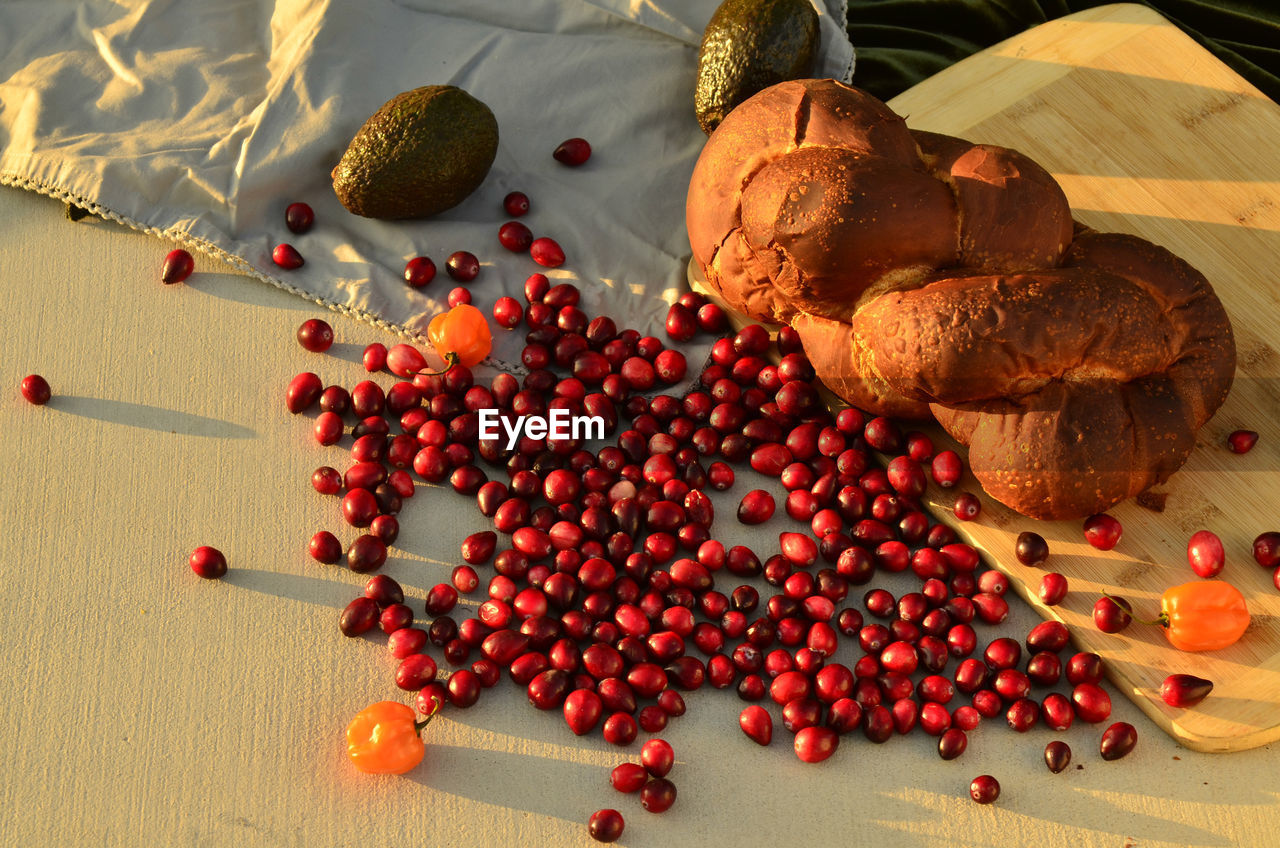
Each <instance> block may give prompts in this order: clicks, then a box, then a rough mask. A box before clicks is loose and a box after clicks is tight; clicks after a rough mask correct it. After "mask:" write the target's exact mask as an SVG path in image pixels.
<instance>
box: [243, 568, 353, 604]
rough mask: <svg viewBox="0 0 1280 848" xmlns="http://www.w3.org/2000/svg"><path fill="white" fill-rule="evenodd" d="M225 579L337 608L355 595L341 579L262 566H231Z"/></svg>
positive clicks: (273, 594) (269, 593)
mask: <svg viewBox="0 0 1280 848" xmlns="http://www.w3.org/2000/svg"><path fill="white" fill-rule="evenodd" d="M222 582H223V583H230V584H231V585H232V586H235V587H237V588H240V589H248V590H249V591H251V592H261V593H262V594H264V595H272V596H274V597H277V598H288V599H289V600H291V601H301V602H302V603H306V604H317V605H320V606H326V607H332V608H333V609H336V610H340V609H342V608H344V607H345V606H346V605H347V603H348V602H349V601H350V600H351V597H352V594H351V592H352V589H351V586H350V585H348V584H345V583H342V582H340V581H338V580H321V579H320V578H318V577H303V576H301V575H298V574H283V573H281V572H278V571H266V570H263V569H260V568H241V567H236V568H232V569H229V570H228V571H227V573H226V574H225V575H224V576H223V577H222Z"/></svg>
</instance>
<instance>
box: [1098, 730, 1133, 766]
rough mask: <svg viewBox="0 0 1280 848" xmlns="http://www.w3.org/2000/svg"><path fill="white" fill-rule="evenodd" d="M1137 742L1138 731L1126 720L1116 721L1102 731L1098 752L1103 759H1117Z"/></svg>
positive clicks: (1130, 749)
mask: <svg viewBox="0 0 1280 848" xmlns="http://www.w3.org/2000/svg"><path fill="white" fill-rule="evenodd" d="M1137 744H1138V731H1137V728H1135V727H1134V726H1133V725H1132V724H1129V723H1128V722H1127V721H1117V722H1116V723H1115V724H1113V725H1111V726H1110V727H1108V728H1107V729H1106V730H1104V731H1103V732H1102V741H1101V742H1100V743H1099V745H1098V753H1100V754H1101V755H1102V759H1104V760H1118V759H1120V758H1121V757H1123V756H1125V755H1126V754H1128V753H1129V752H1130V751H1132V750H1133V748H1134V746H1135V745H1137Z"/></svg>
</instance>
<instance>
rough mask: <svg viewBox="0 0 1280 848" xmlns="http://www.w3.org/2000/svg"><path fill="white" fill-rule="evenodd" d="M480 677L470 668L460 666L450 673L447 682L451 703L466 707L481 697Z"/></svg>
mask: <svg viewBox="0 0 1280 848" xmlns="http://www.w3.org/2000/svg"><path fill="white" fill-rule="evenodd" d="M481 688H482V687H481V686H480V678H479V677H478V676H477V675H476V673H475V672H474V671H472V670H471V669H469V668H460V669H458V670H457V671H455V672H453V673H452V674H450V675H449V679H448V681H447V682H446V683H445V689H446V690H447V692H448V697H449V703H450V704H452V705H453V706H455V707H459V708H462V709H466V708H467V707H470V706H472V705H473V704H475V702H476V701H478V700H479V699H480V689H481Z"/></svg>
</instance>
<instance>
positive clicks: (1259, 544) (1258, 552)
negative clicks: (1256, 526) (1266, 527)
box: [1253, 531, 1280, 568]
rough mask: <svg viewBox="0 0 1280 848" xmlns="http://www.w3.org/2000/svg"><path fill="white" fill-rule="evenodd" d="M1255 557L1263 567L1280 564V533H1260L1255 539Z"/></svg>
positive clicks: (1272, 566)
mask: <svg viewBox="0 0 1280 848" xmlns="http://www.w3.org/2000/svg"><path fill="white" fill-rule="evenodd" d="M1253 558H1254V559H1255V560H1256V561H1257V563H1258V565H1260V566H1262V567H1263V568H1275V567H1276V566H1280V533H1277V532H1275V531H1268V532H1266V533H1260V534H1259V535H1258V538H1256V539H1254V540H1253Z"/></svg>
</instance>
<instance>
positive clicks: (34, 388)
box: [19, 374, 292, 406]
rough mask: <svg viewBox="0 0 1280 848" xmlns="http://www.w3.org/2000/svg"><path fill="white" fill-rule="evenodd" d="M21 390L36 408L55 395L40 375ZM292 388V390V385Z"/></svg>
mask: <svg viewBox="0 0 1280 848" xmlns="http://www.w3.org/2000/svg"><path fill="white" fill-rule="evenodd" d="M19 388H20V389H21V391H22V396H23V397H24V398H26V400H27V403H31V404H35V405H36V406H44V405H45V404H46V403H48V402H49V398H50V397H52V395H53V393H52V391H50V389H49V381H47V380H46V379H45V378H44V377H41V376H40V375H39V374H28V375H27V376H25V377H23V378H22V383H21V384H20V386H19ZM290 388H292V385H291V386H290Z"/></svg>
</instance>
